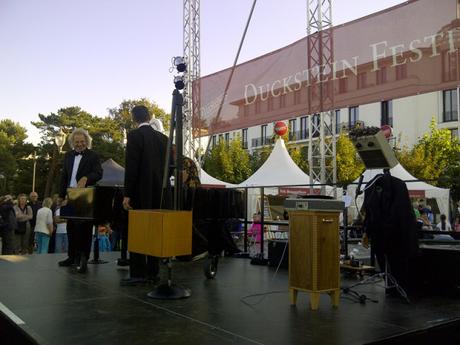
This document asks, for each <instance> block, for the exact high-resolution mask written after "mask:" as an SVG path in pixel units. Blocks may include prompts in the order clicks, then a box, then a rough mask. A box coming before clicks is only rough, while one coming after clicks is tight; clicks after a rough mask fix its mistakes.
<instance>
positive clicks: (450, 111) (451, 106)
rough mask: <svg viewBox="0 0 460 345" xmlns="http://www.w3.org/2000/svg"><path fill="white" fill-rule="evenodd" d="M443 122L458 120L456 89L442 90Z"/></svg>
mask: <svg viewBox="0 0 460 345" xmlns="http://www.w3.org/2000/svg"><path fill="white" fill-rule="evenodd" d="M442 107H443V109H442V110H443V112H442V114H443V115H442V120H443V122H449V121H457V120H458V105H457V89H452V90H445V91H443V104H442Z"/></svg>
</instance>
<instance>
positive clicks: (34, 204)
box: [27, 192, 42, 254]
mask: <svg viewBox="0 0 460 345" xmlns="http://www.w3.org/2000/svg"><path fill="white" fill-rule="evenodd" d="M27 205H28V206H30V208H31V209H32V219H31V220H30V228H31V229H32V230H33V229H35V223H36V222H37V212H38V210H39V209H40V208H41V207H42V203H41V202H40V201H38V193H37V192H30V194H29V201H28V202H27ZM34 240H35V234H34V232H33V231H31V232H30V236H29V248H28V251H29V254H32V253H33V252H34Z"/></svg>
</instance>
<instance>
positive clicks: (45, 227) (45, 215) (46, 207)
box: [34, 198, 54, 254]
mask: <svg viewBox="0 0 460 345" xmlns="http://www.w3.org/2000/svg"><path fill="white" fill-rule="evenodd" d="M52 204H53V200H52V199H51V198H45V200H43V205H42V208H40V209H39V210H38V212H37V222H36V223H35V229H34V231H35V240H36V242H37V253H38V254H47V253H48V247H49V244H50V238H51V235H52V234H53V231H54V227H53V212H52V211H51V205H52Z"/></svg>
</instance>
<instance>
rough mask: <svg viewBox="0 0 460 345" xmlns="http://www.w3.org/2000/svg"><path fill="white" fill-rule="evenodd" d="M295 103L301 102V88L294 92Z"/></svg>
mask: <svg viewBox="0 0 460 345" xmlns="http://www.w3.org/2000/svg"><path fill="white" fill-rule="evenodd" d="M294 104H300V90H297V91H295V92H294Z"/></svg>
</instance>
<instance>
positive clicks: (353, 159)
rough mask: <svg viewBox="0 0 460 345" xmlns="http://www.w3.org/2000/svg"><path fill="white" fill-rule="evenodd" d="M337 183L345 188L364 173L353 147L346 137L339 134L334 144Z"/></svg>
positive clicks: (343, 134)
mask: <svg viewBox="0 0 460 345" xmlns="http://www.w3.org/2000/svg"><path fill="white" fill-rule="evenodd" d="M336 157H337V183H338V184H339V185H340V186H345V185H347V184H349V183H351V182H353V181H354V180H355V179H356V178H358V176H359V175H360V174H361V173H362V172H363V171H364V165H363V163H362V161H361V159H360V158H359V156H358V154H357V152H356V149H355V146H354V145H353V143H352V142H351V140H350V138H349V137H348V135H346V134H345V133H343V132H342V133H340V135H339V137H338V138H337V143H336Z"/></svg>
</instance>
